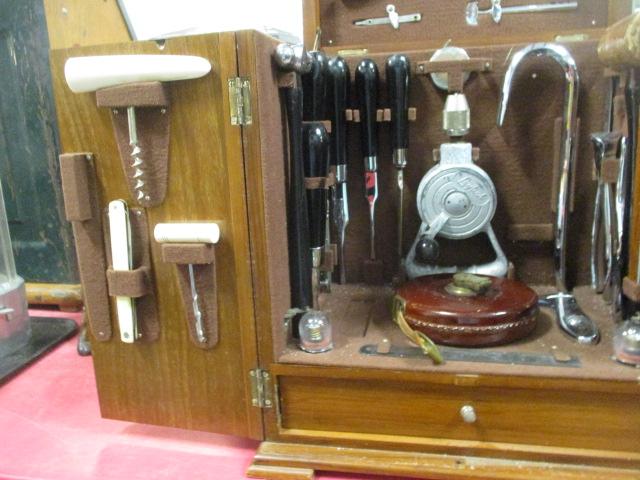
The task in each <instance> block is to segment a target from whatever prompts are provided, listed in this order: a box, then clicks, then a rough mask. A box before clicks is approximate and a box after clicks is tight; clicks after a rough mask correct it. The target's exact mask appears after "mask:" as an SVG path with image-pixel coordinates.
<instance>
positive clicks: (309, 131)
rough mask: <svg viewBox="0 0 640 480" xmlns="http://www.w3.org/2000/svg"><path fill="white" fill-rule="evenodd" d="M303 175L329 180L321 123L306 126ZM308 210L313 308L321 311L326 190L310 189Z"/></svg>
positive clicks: (325, 140) (327, 142)
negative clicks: (327, 178)
mask: <svg viewBox="0 0 640 480" xmlns="http://www.w3.org/2000/svg"><path fill="white" fill-rule="evenodd" d="M302 138H303V155H304V174H305V176H306V177H307V178H309V177H312V178H313V177H316V178H322V177H326V176H327V174H328V171H329V135H328V134H327V130H326V129H325V127H324V125H323V124H322V123H320V122H313V123H308V124H305V125H304V127H303V134H302ZM307 210H308V216H309V240H310V248H311V259H312V273H311V275H312V280H311V288H312V292H313V293H312V296H313V307H314V308H318V306H319V305H318V291H319V287H320V267H321V265H322V259H323V256H322V251H323V249H324V243H325V231H326V214H327V190H326V189H324V188H315V189H308V190H307Z"/></svg>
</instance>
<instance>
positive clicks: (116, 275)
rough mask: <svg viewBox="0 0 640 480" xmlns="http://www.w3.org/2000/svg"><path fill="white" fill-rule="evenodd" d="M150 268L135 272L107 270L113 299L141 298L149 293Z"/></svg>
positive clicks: (108, 283)
mask: <svg viewBox="0 0 640 480" xmlns="http://www.w3.org/2000/svg"><path fill="white" fill-rule="evenodd" d="M149 273H150V271H149V267H146V266H144V267H140V268H137V269H135V270H113V269H112V268H109V269H107V285H108V286H109V295H111V296H112V297H131V298H139V297H142V296H144V295H146V294H148V293H149V283H150V282H149Z"/></svg>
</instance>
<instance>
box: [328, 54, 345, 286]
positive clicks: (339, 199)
mask: <svg viewBox="0 0 640 480" xmlns="http://www.w3.org/2000/svg"><path fill="white" fill-rule="evenodd" d="M328 72H329V81H328V83H327V96H328V98H329V101H330V103H329V119H330V120H331V125H332V126H331V128H332V130H331V155H330V161H331V165H334V166H335V169H336V184H337V185H336V188H335V190H334V195H333V205H332V211H333V223H334V225H335V227H336V231H337V233H338V265H339V268H340V283H342V284H344V283H346V281H347V280H346V278H347V273H346V267H345V256H344V243H345V235H346V230H347V225H348V224H349V202H348V198H347V139H346V137H347V122H346V118H345V110H346V108H347V101H348V98H349V80H350V75H349V66H348V65H347V63H346V62H345V61H344V59H343V58H342V57H334V58H332V59H330V60H329V68H328Z"/></svg>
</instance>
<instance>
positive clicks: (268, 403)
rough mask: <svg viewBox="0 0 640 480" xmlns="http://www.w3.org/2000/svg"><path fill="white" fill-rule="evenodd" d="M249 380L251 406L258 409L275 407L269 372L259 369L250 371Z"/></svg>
mask: <svg viewBox="0 0 640 480" xmlns="http://www.w3.org/2000/svg"><path fill="white" fill-rule="evenodd" d="M249 379H250V380H251V404H252V405H253V406H254V407H258V408H271V407H273V396H272V393H271V375H269V372H267V371H266V370H262V369H259V368H256V369H254V370H250V371H249Z"/></svg>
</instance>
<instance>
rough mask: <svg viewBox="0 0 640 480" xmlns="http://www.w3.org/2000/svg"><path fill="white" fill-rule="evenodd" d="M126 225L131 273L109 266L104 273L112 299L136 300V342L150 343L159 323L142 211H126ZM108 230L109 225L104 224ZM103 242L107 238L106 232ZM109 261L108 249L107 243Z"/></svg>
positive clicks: (147, 236)
mask: <svg viewBox="0 0 640 480" xmlns="http://www.w3.org/2000/svg"><path fill="white" fill-rule="evenodd" d="M129 223H130V224H131V248H132V254H133V269H132V270H113V268H112V267H111V265H109V268H108V269H107V284H108V287H109V295H110V296H112V297H131V298H134V299H135V302H134V303H135V308H136V319H137V322H138V331H139V333H140V338H139V339H138V340H136V341H140V342H153V341H155V340H157V339H158V337H159V336H160V322H159V321H158V309H157V303H156V294H155V288H154V284H153V277H152V275H151V252H150V248H149V234H148V232H149V229H148V224H147V216H146V213H145V211H144V210H143V209H142V208H130V209H129ZM104 224H105V228H106V229H107V230H108V225H109V223H108V222H104ZM105 238H106V239H108V238H109V232H106V234H105ZM105 244H106V245H107V251H108V258H111V251H110V250H111V249H110V244H109V242H108V241H106V242H105Z"/></svg>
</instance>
